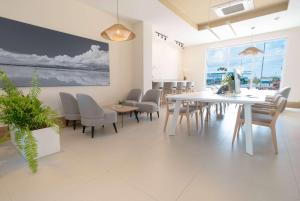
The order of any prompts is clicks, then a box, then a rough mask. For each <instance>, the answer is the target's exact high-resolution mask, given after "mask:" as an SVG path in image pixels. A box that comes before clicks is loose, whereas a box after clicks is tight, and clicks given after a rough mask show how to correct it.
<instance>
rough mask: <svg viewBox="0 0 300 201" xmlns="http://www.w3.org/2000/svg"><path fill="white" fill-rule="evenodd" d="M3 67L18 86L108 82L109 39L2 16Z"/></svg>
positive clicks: (0, 57)
mask: <svg viewBox="0 0 300 201" xmlns="http://www.w3.org/2000/svg"><path fill="white" fill-rule="evenodd" d="M0 27H1V28H0V70H2V71H4V72H6V73H7V74H8V77H9V78H10V79H11V80H12V81H13V82H14V83H16V85H17V86H18V87H28V86H31V78H32V74H33V73H34V72H36V74H37V76H38V80H39V85H40V86H41V87H51V86H108V85H109V84H110V82H109V79H110V75H109V74H110V71H109V46H108V43H104V42H100V41H96V40H91V39H87V38H82V37H78V36H74V35H71V34H66V33H62V32H58V31H53V30H50V29H46V28H42V27H38V26H33V25H30V24H26V23H22V22H18V21H14V20H10V19H6V18H2V17H0Z"/></svg>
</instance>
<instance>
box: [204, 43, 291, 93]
mask: <svg viewBox="0 0 300 201" xmlns="http://www.w3.org/2000/svg"><path fill="white" fill-rule="evenodd" d="M250 46H254V47H256V48H258V49H260V50H262V51H263V53H260V54H257V55H254V56H252V55H250V56H242V55H239V54H240V52H241V51H243V50H244V49H246V48H247V47H250ZM285 47H286V40H285V39H278V40H272V41H261V42H256V43H253V44H241V45H236V46H233V47H225V48H220V49H209V50H208V52H207V61H206V64H207V75H206V84H207V86H208V87H209V86H215V85H220V84H221V81H222V79H223V77H224V76H225V75H226V73H228V72H234V69H235V68H239V69H241V70H242V77H241V87H249V86H250V80H252V87H255V88H258V89H278V88H279V87H280V81H281V72H282V69H283V67H284V66H283V65H284V56H285Z"/></svg>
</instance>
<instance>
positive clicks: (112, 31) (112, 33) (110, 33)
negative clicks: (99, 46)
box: [101, 24, 135, 42]
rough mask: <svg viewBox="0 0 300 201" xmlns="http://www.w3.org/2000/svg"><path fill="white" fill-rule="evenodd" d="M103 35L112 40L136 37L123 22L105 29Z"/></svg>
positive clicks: (125, 39)
mask: <svg viewBox="0 0 300 201" xmlns="http://www.w3.org/2000/svg"><path fill="white" fill-rule="evenodd" d="M101 36H102V37H103V38H105V39H107V40H111V41H117V42H118V41H127V40H132V39H134V38H135V34H134V33H133V32H132V31H130V30H129V29H127V28H126V27H125V26H123V25H122V24H114V25H112V26H111V27H109V28H107V29H105V30H104V31H103V32H102V33H101Z"/></svg>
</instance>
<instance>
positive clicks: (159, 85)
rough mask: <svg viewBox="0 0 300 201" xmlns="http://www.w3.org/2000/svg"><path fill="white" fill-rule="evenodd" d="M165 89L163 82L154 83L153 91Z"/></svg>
mask: <svg viewBox="0 0 300 201" xmlns="http://www.w3.org/2000/svg"><path fill="white" fill-rule="evenodd" d="M162 87H163V83H162V82H152V89H161V88H162Z"/></svg>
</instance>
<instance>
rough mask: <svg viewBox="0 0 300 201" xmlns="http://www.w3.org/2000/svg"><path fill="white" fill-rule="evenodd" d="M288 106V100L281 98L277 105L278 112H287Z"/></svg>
mask: <svg viewBox="0 0 300 201" xmlns="http://www.w3.org/2000/svg"><path fill="white" fill-rule="evenodd" d="M286 104H287V99H286V98H285V97H283V96H281V97H279V99H278V101H277V103H276V108H277V111H278V112H279V113H281V112H283V111H284V110H285V107H286Z"/></svg>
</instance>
